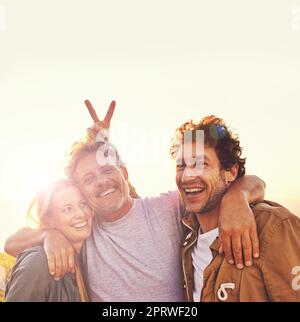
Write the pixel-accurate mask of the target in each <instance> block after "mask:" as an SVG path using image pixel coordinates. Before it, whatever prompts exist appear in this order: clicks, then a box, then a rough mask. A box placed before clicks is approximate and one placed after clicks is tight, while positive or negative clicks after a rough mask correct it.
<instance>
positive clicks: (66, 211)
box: [63, 207, 72, 214]
mask: <svg viewBox="0 0 300 322" xmlns="http://www.w3.org/2000/svg"><path fill="white" fill-rule="evenodd" d="M71 211H72V208H71V207H66V208H64V209H63V213H65V214H68V213H70V212H71Z"/></svg>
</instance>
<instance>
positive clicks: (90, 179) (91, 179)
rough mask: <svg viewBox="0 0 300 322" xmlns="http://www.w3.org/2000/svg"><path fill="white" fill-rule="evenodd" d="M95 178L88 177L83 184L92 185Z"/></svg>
mask: <svg viewBox="0 0 300 322" xmlns="http://www.w3.org/2000/svg"><path fill="white" fill-rule="evenodd" d="M93 180H94V178H93V177H88V178H86V179H84V181H83V183H84V184H91V183H92V182H93Z"/></svg>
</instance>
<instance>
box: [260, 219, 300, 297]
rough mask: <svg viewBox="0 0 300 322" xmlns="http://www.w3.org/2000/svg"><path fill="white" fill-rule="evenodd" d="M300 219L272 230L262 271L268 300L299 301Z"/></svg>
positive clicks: (284, 221)
mask: <svg viewBox="0 0 300 322" xmlns="http://www.w3.org/2000/svg"><path fill="white" fill-rule="evenodd" d="M299 236H300V220H299V218H297V217H292V218H289V219H285V220H283V221H281V222H280V224H278V226H277V227H276V228H275V230H274V232H273V235H272V237H271V240H270V242H269V245H268V246H267V250H266V252H265V253H264V254H263V265H262V271H263V275H264V281H265V285H266V288H267V292H268V295H269V297H270V299H271V301H281V302H286V301H289V302H292V301H297V302H300V237H299Z"/></svg>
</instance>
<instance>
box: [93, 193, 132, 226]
mask: <svg viewBox="0 0 300 322" xmlns="http://www.w3.org/2000/svg"><path fill="white" fill-rule="evenodd" d="M132 206H133V199H132V198H131V197H130V196H129V197H128V199H127V200H126V201H125V202H124V204H123V205H122V207H121V208H120V209H118V210H116V211H114V212H107V213H101V212H99V213H98V220H99V222H114V221H117V220H119V219H121V218H122V217H124V216H126V215H127V214H128V212H129V211H130V209H131V208H132Z"/></svg>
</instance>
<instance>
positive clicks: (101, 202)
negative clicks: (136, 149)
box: [75, 152, 129, 221]
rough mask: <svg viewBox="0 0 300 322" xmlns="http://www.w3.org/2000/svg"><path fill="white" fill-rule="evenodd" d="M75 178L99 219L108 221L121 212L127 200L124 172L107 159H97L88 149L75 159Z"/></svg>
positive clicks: (125, 171) (126, 184)
mask: <svg viewBox="0 0 300 322" xmlns="http://www.w3.org/2000/svg"><path fill="white" fill-rule="evenodd" d="M75 179H76V181H77V182H78V183H79V186H80V189H81V191H82V193H83V194H84V196H85V198H86V199H87V201H88V203H89V205H90V206H91V208H92V209H94V210H95V212H96V215H97V216H98V217H99V219H100V220H103V221H111V220H113V218H114V216H115V214H116V213H120V212H121V213H122V208H124V211H125V209H126V208H127V207H126V202H127V201H128V199H129V188H128V174H127V170H126V168H125V167H122V166H121V167H119V166H117V165H116V164H115V162H112V160H111V158H110V157H108V158H106V159H105V158H99V155H98V156H97V153H96V152H90V153H88V154H86V155H85V156H84V157H83V158H82V159H80V160H79V162H78V164H77V167H76V170H75Z"/></svg>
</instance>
